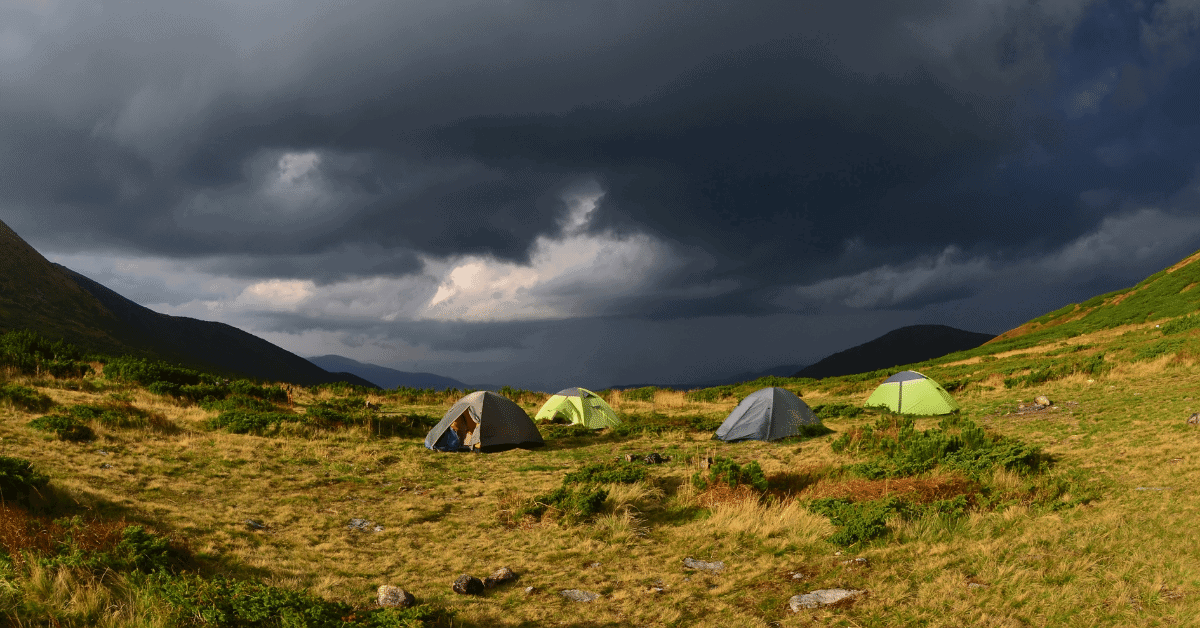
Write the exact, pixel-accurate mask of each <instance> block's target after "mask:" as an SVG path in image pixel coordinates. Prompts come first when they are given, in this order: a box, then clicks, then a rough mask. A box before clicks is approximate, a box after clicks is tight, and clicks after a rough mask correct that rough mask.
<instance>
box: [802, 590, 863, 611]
mask: <svg viewBox="0 0 1200 628" xmlns="http://www.w3.org/2000/svg"><path fill="white" fill-rule="evenodd" d="M864 593H866V591H857V590H854V589H817V590H816V591H810V592H808V593H802V594H800V595H794V596H792V599H790V600H788V606H789V607H790V608H791V609H792V612H793V613H799V612H800V610H801V609H804V608H820V607H822V606H832V605H833V604H837V603H839V602H845V601H850V600H854V599H857V598H858V597H859V596H860V595H863V594H864Z"/></svg>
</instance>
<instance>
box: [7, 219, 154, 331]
mask: <svg viewBox="0 0 1200 628" xmlns="http://www.w3.org/2000/svg"><path fill="white" fill-rule="evenodd" d="M18 329H31V330H33V331H36V332H38V333H40V334H42V335H43V336H46V337H48V338H51V339H55V340H57V339H59V338H64V339H66V340H67V342H70V343H71V344H74V345H76V346H78V347H80V348H81V349H84V350H86V351H94V352H101V353H113V352H121V351H122V350H124V352H129V351H130V349H131V348H129V347H127V346H126V344H125V343H124V342H122V341H121V340H119V339H118V336H120V335H121V334H122V333H124V332H125V331H126V326H125V325H124V324H123V323H122V322H121V321H120V320H119V319H118V318H117V317H116V316H115V315H114V314H113V313H112V312H110V311H108V309H106V308H105V307H104V306H103V305H102V304H100V302H99V301H97V300H96V298H95V297H93V296H92V295H91V294H89V293H88V292H87V291H86V290H83V289H82V288H80V287H79V286H78V285H76V284H75V282H74V281H71V279H70V278H69V277H67V276H66V275H64V274H63V273H62V272H60V271H59V270H58V268H56V267H55V266H54V265H53V264H51V263H50V262H49V261H48V260H47V259H46V258H44V257H42V254H41V253H38V252H37V251H36V250H34V248H33V247H31V246H29V244H28V243H26V242H25V241H24V240H22V239H21V237H20V236H18V235H17V234H16V233H14V232H13V231H12V229H9V228H8V225H5V224H4V223H3V222H0V331H10V330H18Z"/></svg>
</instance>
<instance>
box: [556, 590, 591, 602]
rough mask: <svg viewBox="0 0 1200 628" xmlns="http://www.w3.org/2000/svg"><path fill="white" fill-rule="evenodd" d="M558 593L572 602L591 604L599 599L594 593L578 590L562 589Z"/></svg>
mask: <svg viewBox="0 0 1200 628" xmlns="http://www.w3.org/2000/svg"><path fill="white" fill-rule="evenodd" d="M560 593H562V596H563V597H565V598H567V599H568V600H571V601H572V602H591V601H593V600H595V599H596V598H598V597H600V596H599V595H598V594H596V593H592V592H591V591H582V590H580V589H564V590H562V591H560Z"/></svg>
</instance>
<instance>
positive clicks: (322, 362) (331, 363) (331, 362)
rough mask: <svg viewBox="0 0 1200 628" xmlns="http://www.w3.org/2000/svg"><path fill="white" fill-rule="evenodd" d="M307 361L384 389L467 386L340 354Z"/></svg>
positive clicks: (441, 377) (440, 377)
mask: <svg viewBox="0 0 1200 628" xmlns="http://www.w3.org/2000/svg"><path fill="white" fill-rule="evenodd" d="M308 361H309V362H312V363H313V364H316V365H317V366H319V367H321V368H323V369H325V370H327V371H342V372H346V373H353V374H355V375H357V376H359V377H361V378H363V379H365V380H367V381H369V382H371V383H373V384H375V385H376V386H379V387H380V388H384V389H391V388H397V387H399V386H407V387H409V388H433V389H435V390H445V389H447V388H457V389H459V390H465V389H467V388H469V386H467V385H466V384H464V383H462V382H460V381H458V380H457V379H453V378H450V377H443V376H441V375H435V374H434V373H410V372H408V371H397V370H396V369H391V368H388V367H386V366H378V365H375V364H367V363H364V362H359V361H357V360H351V359H350V358H346V357H342V356H340V355H321V356H317V357H315V358H309V359H308Z"/></svg>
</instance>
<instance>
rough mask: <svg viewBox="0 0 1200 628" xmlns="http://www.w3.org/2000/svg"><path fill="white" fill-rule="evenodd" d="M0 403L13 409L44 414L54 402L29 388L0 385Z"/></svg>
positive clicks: (16, 385) (15, 385)
mask: <svg viewBox="0 0 1200 628" xmlns="http://www.w3.org/2000/svg"><path fill="white" fill-rule="evenodd" d="M0 402H6V403H8V404H11V405H12V406H13V407H15V408H20V409H22V410H28V411H30V412H45V411H46V410H49V409H50V407H51V406H53V405H54V402H53V401H51V400H50V398H49V397H47V396H46V395H44V394H42V393H40V392H38V391H37V389H34V388H30V387H29V386H20V385H18V384H0Z"/></svg>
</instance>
